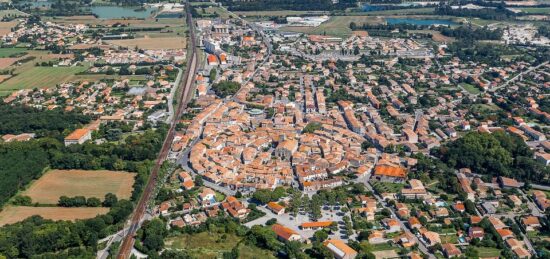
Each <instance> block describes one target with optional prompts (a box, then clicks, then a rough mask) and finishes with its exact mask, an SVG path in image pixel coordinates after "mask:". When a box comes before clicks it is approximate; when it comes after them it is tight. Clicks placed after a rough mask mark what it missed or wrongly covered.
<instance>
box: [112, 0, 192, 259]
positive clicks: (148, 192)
mask: <svg viewBox="0 0 550 259" xmlns="http://www.w3.org/2000/svg"><path fill="white" fill-rule="evenodd" d="M185 9H186V22H187V25H188V27H189V39H190V42H191V44H190V46H191V55H190V56H189V57H188V59H187V64H188V66H187V69H186V71H185V74H184V79H183V80H181V85H179V86H178V87H183V91H181V92H180V94H179V95H178V96H177V99H178V100H179V102H178V107H177V109H176V112H175V114H174V116H173V118H172V120H171V121H170V127H169V129H168V133H167V134H166V138H165V139H164V142H163V144H162V148H161V150H160V152H159V154H158V157H157V160H156V162H155V166H154V167H153V169H152V171H151V175H150V176H149V179H148V182H147V185H146V186H145V189H144V190H143V194H142V196H141V198H140V200H139V201H138V203H137V206H136V208H135V209H134V213H133V214H132V217H131V220H130V227H129V228H128V231H127V233H125V236H124V238H123V241H122V244H121V246H120V250H119V253H118V255H117V258H118V259H127V258H130V255H131V253H132V248H133V247H134V242H135V239H134V236H135V234H136V231H137V230H138V229H139V227H140V225H141V221H142V219H143V216H144V215H145V213H146V212H147V204H148V203H149V201H150V200H151V199H153V198H154V197H153V194H154V190H155V185H156V183H157V178H158V173H159V171H160V167H161V165H162V164H163V163H164V161H165V160H166V158H167V157H168V153H169V151H170V147H171V145H172V141H173V140H174V136H175V133H176V130H175V128H176V124H177V120H178V119H179V118H180V116H181V115H182V113H183V111H184V110H185V108H186V107H187V104H188V102H189V100H190V96H191V92H192V89H193V83H194V78H195V74H196V72H197V63H198V57H197V50H196V49H197V48H196V38H195V27H194V24H193V17H192V15H191V9H190V8H189V1H187V2H186V7H185ZM169 105H170V104H169Z"/></svg>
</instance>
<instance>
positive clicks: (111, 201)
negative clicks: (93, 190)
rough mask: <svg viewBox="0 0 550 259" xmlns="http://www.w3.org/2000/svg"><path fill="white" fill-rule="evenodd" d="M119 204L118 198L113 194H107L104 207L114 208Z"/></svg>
mask: <svg viewBox="0 0 550 259" xmlns="http://www.w3.org/2000/svg"><path fill="white" fill-rule="evenodd" d="M117 202H118V198H117V197H116V195H115V194H113V193H107V194H105V199H103V204H102V205H103V207H112V206H113V205H114V204H116V203H117Z"/></svg>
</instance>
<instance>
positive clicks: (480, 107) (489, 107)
mask: <svg viewBox="0 0 550 259" xmlns="http://www.w3.org/2000/svg"><path fill="white" fill-rule="evenodd" d="M499 109H500V108H499V107H498V106H496V105H494V104H473V105H472V111H473V112H480V113H484V112H495V111H498V110H499Z"/></svg>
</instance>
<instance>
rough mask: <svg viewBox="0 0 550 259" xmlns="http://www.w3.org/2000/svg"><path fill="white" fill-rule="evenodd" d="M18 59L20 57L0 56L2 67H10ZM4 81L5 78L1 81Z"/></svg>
mask: <svg viewBox="0 0 550 259" xmlns="http://www.w3.org/2000/svg"><path fill="white" fill-rule="evenodd" d="M17 60H19V58H0V69H5V68H8V67H9V66H11V65H12V64H13V63H15V61H17ZM2 81H4V80H0V82H2Z"/></svg>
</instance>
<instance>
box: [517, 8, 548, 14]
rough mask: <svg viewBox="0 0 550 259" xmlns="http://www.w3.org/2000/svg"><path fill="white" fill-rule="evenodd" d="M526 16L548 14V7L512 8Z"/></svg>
mask: <svg viewBox="0 0 550 259" xmlns="http://www.w3.org/2000/svg"><path fill="white" fill-rule="evenodd" d="M514 9H518V10H521V11H522V12H525V13H528V14H550V7H523V8H514Z"/></svg>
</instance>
